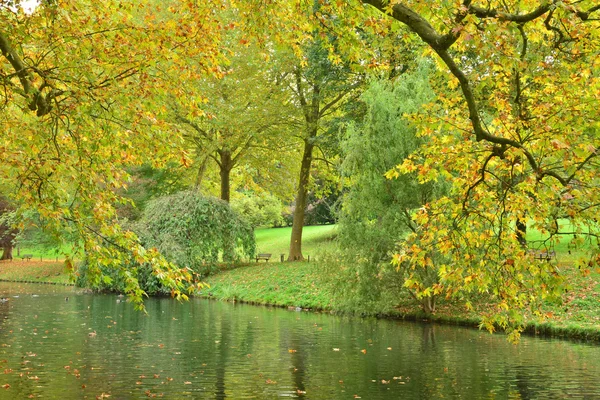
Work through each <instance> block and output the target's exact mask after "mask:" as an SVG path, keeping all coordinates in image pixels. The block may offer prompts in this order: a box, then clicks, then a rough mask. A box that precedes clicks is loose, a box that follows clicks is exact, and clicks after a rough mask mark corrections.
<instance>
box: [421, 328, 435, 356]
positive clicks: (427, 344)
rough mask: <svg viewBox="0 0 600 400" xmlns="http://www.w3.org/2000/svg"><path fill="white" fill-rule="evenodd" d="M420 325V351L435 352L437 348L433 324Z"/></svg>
mask: <svg viewBox="0 0 600 400" xmlns="http://www.w3.org/2000/svg"><path fill="white" fill-rule="evenodd" d="M421 327H422V331H421V352H422V353H429V352H435V351H436V350H437V345H436V341H435V325H434V324H422V325H421Z"/></svg>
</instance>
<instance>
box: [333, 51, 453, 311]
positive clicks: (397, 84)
mask: <svg viewBox="0 0 600 400" xmlns="http://www.w3.org/2000/svg"><path fill="white" fill-rule="evenodd" d="M430 72H431V66H429V67H428V66H427V62H426V61H423V62H422V63H421V64H420V65H419V67H418V68H417V69H415V70H414V71H410V72H406V73H405V74H402V75H400V76H399V77H398V78H396V79H394V80H391V81H390V80H387V79H373V80H372V81H371V82H370V84H369V86H368V88H367V89H366V90H365V92H364V93H363V94H362V95H361V100H362V101H363V102H364V103H365V105H366V114H365V116H364V118H363V120H362V121H358V122H357V123H353V124H350V125H349V126H348V128H347V129H346V132H345V135H344V138H343V140H342V150H343V153H342V155H343V160H344V161H343V163H342V173H343V174H344V176H345V177H346V180H347V181H348V183H347V184H346V185H347V186H348V188H347V190H346V192H345V194H344V196H343V198H342V199H341V209H340V213H339V236H338V238H339V243H340V246H341V248H342V249H343V251H344V254H347V255H348V257H347V258H349V259H350V260H355V262H354V263H352V262H350V261H349V262H347V263H346V264H349V265H350V266H348V267H347V270H348V271H349V274H350V276H349V277H348V282H349V285H351V286H352V287H351V288H350V290H354V291H355V293H354V294H353V295H351V296H349V297H351V298H352V300H353V301H355V302H363V303H366V304H369V303H371V302H373V301H378V299H379V298H380V297H381V295H382V294H383V293H384V292H385V291H389V292H391V291H400V290H401V286H402V283H403V273H402V271H395V268H394V267H393V266H392V265H391V264H390V261H391V259H392V254H393V252H394V250H395V249H396V245H397V243H398V241H400V240H402V238H404V237H405V236H406V235H407V233H408V232H414V231H417V230H418V229H419V226H418V225H417V224H416V223H415V222H414V221H413V219H412V214H413V212H414V210H416V209H418V208H420V207H423V206H425V205H426V204H428V203H429V202H431V201H433V200H435V198H437V197H440V195H441V194H443V189H444V186H445V184H444V183H437V184H434V183H432V182H427V183H419V181H418V179H417V176H416V174H414V173H413V174H405V175H402V176H399V177H398V178H397V179H387V178H386V176H385V175H386V173H387V172H388V171H389V170H390V169H392V168H394V167H395V166H396V165H397V164H398V163H401V162H402V161H403V160H405V159H407V158H408V157H409V156H410V155H411V154H412V153H413V152H414V151H416V150H417V149H418V147H419V146H420V145H421V144H422V142H423V139H422V138H420V137H418V136H417V129H416V127H415V124H414V122H411V121H410V120H408V119H407V118H406V115H407V114H415V113H419V112H421V111H422V110H423V106H424V105H425V104H427V103H429V102H431V101H432V100H433V98H434V94H433V90H432V88H431V87H430V86H429V74H430ZM400 246H402V244H400ZM423 272H424V273H423V277H424V278H425V277H426V278H427V279H428V280H429V281H431V282H435V281H436V280H437V276H436V271H435V269H433V268H432V269H431V270H430V271H423ZM425 272H427V273H425ZM396 295H399V293H397V294H396ZM415 296H416V294H415ZM423 305H424V307H425V309H426V311H433V305H434V302H433V301H431V300H430V299H428V298H426V299H424V300H423ZM426 306H428V307H426Z"/></svg>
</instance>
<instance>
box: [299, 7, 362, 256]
mask: <svg viewBox="0 0 600 400" xmlns="http://www.w3.org/2000/svg"><path fill="white" fill-rule="evenodd" d="M318 9H319V7H318V6H315V9H314V10H313V13H317V12H318V11H319V10H318ZM335 45H336V44H335V39H334V38H333V37H331V36H328V35H327V34H325V33H323V34H320V33H319V31H318V30H317V29H315V30H314V31H313V32H311V36H310V37H309V39H308V41H307V42H306V46H305V48H304V53H303V54H304V56H303V59H302V60H299V62H297V63H296V65H295V66H294V67H293V72H292V74H293V80H292V82H290V89H291V91H292V93H293V96H294V101H295V104H296V106H297V108H298V110H299V112H300V113H301V118H300V121H301V122H299V123H298V125H299V127H301V128H300V129H302V134H301V135H300V137H301V139H302V146H303V151H302V159H301V163H300V165H301V166H300V175H299V178H298V187H297V191H296V199H295V203H294V214H293V222H292V235H291V239H290V251H289V255H288V261H299V260H304V257H303V255H302V228H303V226H304V216H305V213H306V206H307V196H308V190H309V182H310V175H311V168H312V164H313V160H314V156H313V152H314V151H315V149H318V148H319V147H320V146H321V145H323V143H324V142H325V141H326V140H327V133H331V132H330V131H328V130H327V129H325V125H326V120H327V119H328V118H331V115H332V114H334V113H335V112H336V111H337V109H338V108H339V107H340V106H341V105H342V104H343V103H344V102H345V101H348V99H349V98H351V97H352V95H353V94H354V93H355V91H356V89H357V88H358V87H359V85H360V84H361V83H362V81H363V79H362V76H361V75H360V74H356V73H354V72H353V71H352V70H351V69H350V67H349V64H348V63H341V62H339V61H338V60H337V59H333V60H332V59H331V58H330V57H329V55H330V53H329V47H335ZM322 152H323V151H322Z"/></svg>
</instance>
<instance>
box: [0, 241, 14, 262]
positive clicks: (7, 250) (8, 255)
mask: <svg viewBox="0 0 600 400" xmlns="http://www.w3.org/2000/svg"><path fill="white" fill-rule="evenodd" d="M2 249H3V250H4V251H3V252H2V257H0V260H12V258H13V256H12V251H13V247H12V244H4V245H3V246H2Z"/></svg>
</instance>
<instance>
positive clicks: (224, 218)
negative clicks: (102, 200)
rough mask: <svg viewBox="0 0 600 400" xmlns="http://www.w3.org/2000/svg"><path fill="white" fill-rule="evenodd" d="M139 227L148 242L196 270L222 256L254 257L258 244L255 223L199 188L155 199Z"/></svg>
mask: <svg viewBox="0 0 600 400" xmlns="http://www.w3.org/2000/svg"><path fill="white" fill-rule="evenodd" d="M136 230H137V231H138V232H139V233H140V236H141V237H142V240H143V241H144V244H145V245H146V246H148V247H156V248H157V249H158V250H159V251H160V253H161V254H164V255H165V257H167V259H169V260H170V261H173V262H174V263H176V264H177V265H179V266H180V267H182V268H183V267H188V268H190V269H191V270H193V271H194V272H196V273H206V272H207V271H206V270H207V269H208V270H210V268H211V267H214V266H215V264H216V263H217V262H219V261H220V260H221V259H222V260H223V261H226V262H232V261H237V260H239V259H240V258H241V257H247V258H250V257H252V256H253V255H254V252H255V247H256V244H255V240H254V231H253V229H252V227H251V225H250V224H249V223H247V222H246V221H244V220H243V218H241V216H240V215H239V214H237V213H236V212H234V211H233V210H232V209H231V208H230V207H229V204H227V203H226V202H225V201H222V200H218V199H216V198H211V197H203V196H201V195H200V194H198V192H196V191H186V192H179V193H176V194H173V195H170V196H163V197H161V198H158V199H155V200H153V201H151V202H150V204H149V205H148V206H147V207H146V209H145V210H144V213H143V215H142V218H141V219H140V221H139V223H138V224H137V228H136Z"/></svg>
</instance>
